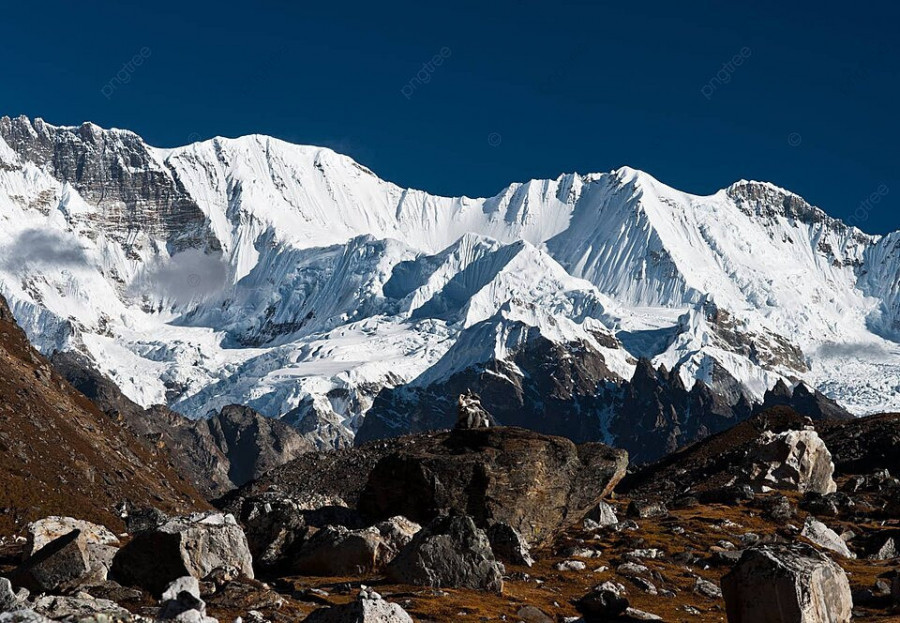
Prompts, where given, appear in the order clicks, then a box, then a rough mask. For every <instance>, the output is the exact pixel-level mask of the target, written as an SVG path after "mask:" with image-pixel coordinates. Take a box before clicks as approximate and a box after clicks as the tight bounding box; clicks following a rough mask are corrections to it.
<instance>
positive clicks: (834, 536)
mask: <svg viewBox="0 0 900 623" xmlns="http://www.w3.org/2000/svg"><path fill="white" fill-rule="evenodd" d="M800 535H801V536H804V537H806V538H807V539H809V540H810V541H812V542H813V543H815V544H816V545H818V546H819V547H824V548H825V549H828V550H831V551H832V552H835V553H837V554H840V555H841V556H843V557H844V558H856V554H854V553H853V552H851V551H850V549H849V548H848V547H847V544H846V543H844V540H843V539H842V538H841V537H840V536H839V535H838V533H837V532H835V531H834V530H832V529H831V528H829V527H828V526H826V525H825V524H823V523H822V522H821V521H819V520H818V519H816V518H815V517H813V516H812V515H810V516H809V517H807V518H806V521H805V522H804V523H803V530H801V531H800Z"/></svg>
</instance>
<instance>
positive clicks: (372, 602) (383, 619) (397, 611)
mask: <svg viewBox="0 0 900 623" xmlns="http://www.w3.org/2000/svg"><path fill="white" fill-rule="evenodd" d="M305 621H306V623H349V622H351V621H352V622H353V623H413V620H412V617H410V616H409V615H408V614H407V613H406V611H405V610H404V609H403V608H401V607H400V606H398V605H397V604H392V603H390V602H387V601H385V600H384V599H382V597H381V595H379V594H378V593H376V592H375V591H373V590H371V589H368V588H366V587H365V586H363V587H362V588H361V589H360V591H359V596H358V597H357V599H356V601H353V602H350V603H349V604H343V605H340V606H331V607H329V608H319V609H318V610H314V611H313V612H312V613H311V614H310V615H309V616H308V617H306V619H305Z"/></svg>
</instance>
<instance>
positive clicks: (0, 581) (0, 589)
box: [0, 578, 19, 612]
mask: <svg viewBox="0 0 900 623" xmlns="http://www.w3.org/2000/svg"><path fill="white" fill-rule="evenodd" d="M18 606H19V599H18V598H17V597H16V592H15V591H14V590H13V587H12V582H10V581H9V580H8V579H6V578H0V612H9V611H10V610H14V609H15V608H17V607H18Z"/></svg>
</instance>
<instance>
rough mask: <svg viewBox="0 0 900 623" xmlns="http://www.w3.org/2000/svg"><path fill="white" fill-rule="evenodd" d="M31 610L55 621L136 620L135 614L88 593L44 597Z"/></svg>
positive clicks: (35, 602) (39, 598) (36, 600)
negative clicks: (98, 618) (103, 618)
mask: <svg viewBox="0 0 900 623" xmlns="http://www.w3.org/2000/svg"><path fill="white" fill-rule="evenodd" d="M31 608H32V609H33V610H34V611H35V612H36V613H38V614H40V615H42V616H45V617H47V618H49V619H53V620H57V621H58V620H64V621H85V620H97V617H108V618H107V620H124V621H132V620H135V617H134V615H133V614H131V613H130V612H129V611H128V610H126V609H125V608H123V607H121V606H120V605H118V604H117V603H116V602H114V601H110V600H109V599H97V598H95V597H91V596H90V595H88V594H87V593H77V594H75V595H70V596H66V597H60V596H56V595H42V596H40V597H38V598H37V599H35V600H34V603H32V604H31Z"/></svg>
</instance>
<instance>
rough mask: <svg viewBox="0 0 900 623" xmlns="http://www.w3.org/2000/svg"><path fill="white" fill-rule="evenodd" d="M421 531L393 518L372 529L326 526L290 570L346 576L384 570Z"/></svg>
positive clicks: (406, 520) (303, 549)
mask: <svg viewBox="0 0 900 623" xmlns="http://www.w3.org/2000/svg"><path fill="white" fill-rule="evenodd" d="M421 529H422V527H421V526H420V525H419V524H417V523H415V522H413V521H409V520H408V519H406V518H405V517H391V518H390V519H388V520H386V521H382V522H380V523H378V524H376V525H374V526H371V527H369V528H362V529H359V530H350V529H349V528H346V527H344V526H340V525H337V526H326V527H325V528H323V529H321V530H319V531H317V532H316V533H315V534H313V536H312V537H311V538H310V539H309V540H308V541H306V542H305V543H304V544H303V546H302V547H301V548H300V549H299V551H298V552H297V553H296V555H295V556H294V557H293V559H292V561H291V563H290V568H291V570H292V571H293V572H294V573H299V574H301V575H321V576H347V575H359V574H362V573H368V572H371V571H375V570H378V569H381V568H383V567H384V566H385V565H386V564H388V563H389V562H390V561H392V560H393V559H394V558H395V557H396V556H397V554H398V553H399V552H400V550H401V549H403V548H404V547H405V546H406V545H407V544H408V543H409V542H410V541H411V540H412V539H413V537H414V536H415V535H416V533H418V532H419V530H421Z"/></svg>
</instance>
